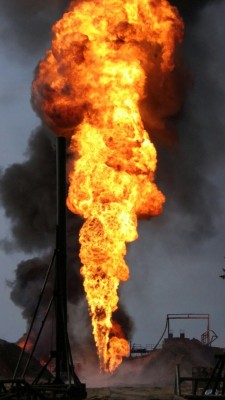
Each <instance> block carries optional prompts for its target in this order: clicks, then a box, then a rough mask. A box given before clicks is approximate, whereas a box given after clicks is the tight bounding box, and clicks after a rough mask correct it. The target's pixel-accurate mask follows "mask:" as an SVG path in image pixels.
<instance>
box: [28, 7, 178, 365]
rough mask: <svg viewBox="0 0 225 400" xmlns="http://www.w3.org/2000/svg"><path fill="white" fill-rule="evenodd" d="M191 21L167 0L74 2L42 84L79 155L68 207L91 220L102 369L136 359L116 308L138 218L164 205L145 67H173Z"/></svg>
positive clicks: (91, 288)
mask: <svg viewBox="0 0 225 400" xmlns="http://www.w3.org/2000/svg"><path fill="white" fill-rule="evenodd" d="M182 30H183V25H182V22H181V20H180V19H179V17H178V14H177V11H176V9H175V8H174V7H172V6H171V5H170V4H169V3H168V1H167V0H151V1H150V0H107V1H106V0H105V1H104V0H94V1H84V2H80V3H76V2H72V3H71V5H70V8H69V10H68V12H67V13H65V14H64V16H63V18H62V19H61V20H60V21H58V22H57V23H56V24H55V26H54V27H53V32H54V37H53V40H52V49H51V50H49V51H48V52H47V54H46V57H45V59H44V60H43V61H42V62H41V63H40V65H39V69H38V73H37V78H36V80H35V81H34V84H33V93H34V96H33V97H34V104H35V106H36V108H37V109H38V110H39V113H40V114H41V115H42V116H43V117H44V119H45V121H46V122H47V123H48V124H49V126H50V127H51V128H52V129H54V130H55V131H56V133H58V134H65V135H68V136H69V137H71V144H70V150H71V152H73V153H74V155H75V162H74V168H73V169H72V171H71V173H70V176H69V180H70V188H69V193H68V199H67V205H68V207H69V209H70V210H71V211H72V212H74V213H77V214H80V215H81V216H83V217H84V218H85V219H86V221H85V222H84V225H83V227H82V229H81V232H80V243H81V250H80V259H81V262H82V265H83V266H82V268H81V274H82V276H83V278H84V289H85V292H86V295H87V300H88V304H89V311H90V315H91V318H92V324H93V333H94V338H95V342H96V345H97V349H98V355H99V358H100V366H101V369H103V370H105V371H110V372H111V371H113V370H115V369H116V368H117V366H118V365H119V364H120V363H121V361H122V357H124V356H126V355H128V353H129V344H128V342H127V340H126V339H125V338H124V335H123V333H122V331H121V330H117V332H116V333H115V330H114V323H113V320H112V314H113V312H114V311H115V310H116V309H117V307H118V295H117V290H118V287H119V283H120V280H122V281H126V280H127V279H128V277H129V270H128V267H127V265H126V263H125V261H124V256H125V254H126V242H131V241H133V240H135V239H136V238H137V217H138V216H154V215H158V214H160V213H161V211H162V205H163V203H164V201H165V198H164V195H163V194H162V193H161V192H160V191H159V190H158V189H157V187H156V185H155V183H154V173H155V169H156V162H157V160H156V151H155V148H154V146H153V144H152V143H151V141H150V139H149V136H148V134H147V132H146V131H145V129H144V126H143V122H142V120H141V116H140V112H139V102H140V101H141V100H143V99H144V97H145V96H146V94H145V85H146V71H148V73H149V72H151V69H153V68H154V65H155V63H157V64H158V65H159V68H160V69H161V71H163V72H164V71H165V72H166V71H167V72H168V71H171V70H172V69H173V68H174V49H175V43H176V42H179V41H180V40H181V38H182Z"/></svg>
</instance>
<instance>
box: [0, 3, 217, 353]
mask: <svg viewBox="0 0 225 400" xmlns="http://www.w3.org/2000/svg"><path fill="white" fill-rule="evenodd" d="M171 2H172V0H171ZM67 4H68V1H60V0H58V1H57V0H55V1H51V2H50V1H47V2H46V1H44V0H43V1H40V0H39V1H36V2H30V1H28V0H11V1H10V2H1V3H0V9H1V13H0V15H1V17H0V21H1V31H0V40H1V47H2V49H3V51H2V52H1V56H0V59H1V64H0V65H1V66H0V68H1V71H2V73H1V74H0V82H1V87H2V92H1V95H0V104H1V107H0V113H1V121H2V124H1V138H2V143H1V150H0V151H1V165H2V168H3V170H2V182H3V178H6V177H7V175H6V171H5V170H4V169H5V168H6V167H10V171H11V173H12V174H13V175H12V176H13V178H12V184H10V183H9V184H7V185H5V186H4V185H3V187H2V190H3V193H5V195H6V194H7V196H9V200H8V201H7V206H6V205H5V204H3V208H2V211H1V219H2V224H1V238H2V239H5V238H6V239H7V241H3V242H2V247H4V246H5V247H4V248H5V249H6V247H7V246H8V247H7V249H8V250H9V248H10V249H11V251H10V252H9V253H8V254H6V253H5V252H4V251H3V250H2V254H1V260H2V265H3V268H2V275H1V276H2V288H3V290H2V292H1V296H2V300H1V301H3V302H5V304H6V307H5V309H8V310H9V317H6V323H5V324H4V328H3V331H2V332H1V330H0V337H2V338H5V339H7V338H9V339H10V340H16V339H17V337H19V336H20V334H21V333H23V329H24V324H23V323H22V322H21V317H20V310H19V309H18V308H15V307H14V306H12V305H11V303H10V302H9V301H8V300H7V298H9V289H7V288H6V287H5V279H13V278H14V273H13V271H14V269H16V266H17V263H20V261H21V260H24V259H25V260H26V259H29V258H32V257H33V256H34V255H35V256H36V255H37V253H40V251H43V248H42V246H41V244H40V242H41V243H42V242H45V243H46V239H45V238H44V237H42V238H41V239H40V237H38V235H39V232H40V231H41V229H42V230H45V229H46V230H47V232H49V231H51V229H50V230H48V228H47V227H46V226H47V224H48V223H49V224H50V225H51V226H52V222H51V221H50V222H49V221H48V218H47V217H46V216H45V215H44V216H43V215H42V217H43V218H42V221H40V220H39V219H38V218H37V216H36V218H35V217H34V216H33V217H32V215H31V213H30V214H29V209H30V210H32V203H30V202H29V193H28V198H27V199H26V201H27V203H28V204H29V205H28V206H26V210H23V209H22V208H23V204H21V203H18V199H19V197H18V196H19V193H24V192H23V190H22V189H21V190H20V191H19V190H18V193H17V191H16V188H17V187H18V189H19V188H20V186H18V185H19V182H22V181H21V179H20V178H21V175H20V173H21V170H23V169H24V170H26V168H25V167H26V166H27V164H29V160H30V159H31V157H33V158H32V160H35V148H37V154H38V155H37V157H38V159H39V156H40V154H41V155H43V156H44V152H43V150H41V151H40V149H39V147H38V146H39V145H41V140H40V141H38V145H37V146H36V147H35V146H33V147H32V150H31V147H28V150H27V152H26V153H25V154H24V152H25V151H26V148H27V146H28V140H29V137H30V134H31V131H33V130H36V128H37V126H38V125H40V121H39V120H38V118H37V117H36V116H35V114H34V112H33V111H32V108H31V106H30V103H29V100H30V85H31V81H32V75H33V70H34V68H35V66H36V65H37V63H38V61H39V59H40V57H41V56H43V55H44V51H45V49H46V48H47V46H48V45H49V40H50V27H51V25H52V23H53V22H54V21H55V20H56V19H57V18H59V17H60V15H61V13H62V11H63V9H64V8H65V6H66V5H67ZM173 4H174V5H176V6H178V7H179V9H180V12H181V14H182V16H183V18H184V20H185V39H184V43H183V46H182V58H183V62H184V63H185V71H187V72H186V80H187V97H186V101H185V102H184V105H183V107H182V109H181V111H180V113H179V115H177V116H176V118H174V124H175V126H176V130H177V140H176V143H175V144H174V145H173V146H168V144H167V143H156V145H157V149H158V160H159V162H158V164H159V166H158V174H157V180H158V184H159V186H160V188H161V189H162V190H163V191H164V193H165V194H166V197H167V203H166V206H165V210H164V213H163V215H162V216H160V217H158V218H157V219H154V220H151V221H144V222H141V223H140V225H139V239H138V240H137V241H136V242H134V243H132V244H130V245H129V247H128V256H127V261H128V265H129V266H130V269H131V278H130V281H129V282H127V283H125V284H123V285H122V288H121V295H122V299H123V303H124V304H125V305H126V308H127V310H128V312H129V314H130V316H131V318H132V319H133V320H134V322H135V324H136V332H135V333H134V336H133V340H134V341H135V342H141V343H143V344H145V343H155V342H156V341H157V339H158V338H159V336H160V334H161V331H162V330H163V328H164V323H165V319H166V314H167V313H184V312H187V313H193V312H196V313H210V315H211V323H212V329H214V330H215V331H216V333H217V334H218V335H219V339H218V342H217V343H218V344H220V345H222V346H224V331H225V330H224V323H225V317H224V308H225V304H224V300H225V296H224V284H223V281H222V280H221V279H219V274H220V273H221V270H222V267H223V266H225V264H224V233H225V232H224V214H225V207H224V194H225V189H224V171H225V160H224V148H225V135H224V125H225V119H224V116H223V115H224V113H223V109H224V105H225V86H224V71H225V68H224V63H225V56H224V54H225V52H224V46H225V45H224V33H225V32H224V30H225V28H224V24H223V20H224V17H225V5H224V3H223V2H222V1H220V0H218V1H215V0H214V1H210V0H208V1H203V0H199V1H197V0H192V1H191V0H186V1H185V0H184V1H182V0H181V1H178V0H177V1H176V0H174V1H173ZM39 131H40V129H39ZM47 137H49V136H48V135H47ZM43 141H44V139H43ZM156 142H157V141H156ZM48 143H49V142H48ZM42 145H43V143H42ZM43 146H44V147H43V149H46V146H47V145H46V146H45V145H43ZM15 163H17V165H15ZM37 164H38V165H39V161H38V163H37ZM33 165H34V174H33V175H32V176H33V177H34V181H35V182H36V184H35V182H34V181H32V178H30V177H28V178H27V179H26V177H25V178H24V179H23V185H26V182H27V183H28V184H29V190H30V194H31V196H30V199H31V198H32V195H33V194H34V186H35V187H36V188H39V189H40V193H38V192H35V194H36V196H38V197H39V196H41V198H42V197H43V199H42V201H45V200H46V199H45V198H44V194H43V191H44V189H43V191H41V188H42V186H41V183H40V181H37V180H35V176H39V175H38V173H39V171H37V169H35V163H32V167H33ZM42 165H43V163H42ZM36 168H37V167H36ZM30 169H31V168H29V171H30ZM43 170H44V174H45V178H47V177H48V172H50V170H49V166H48V168H46V167H44V168H43ZM12 171H13V172H12ZM17 175H18V177H17ZM8 176H9V175H8ZM23 177H24V175H23ZM37 179H39V180H40V176H39V177H38V178H37ZM15 180H16V181H17V182H18V184H17V185H16V184H15ZM21 185H22V183H21ZM6 187H7V190H6V189H5V191H4V188H6ZM9 187H10V188H12V189H13V190H12V191H11V190H8V188H9ZM43 187H44V186H43ZM21 200H22V199H21ZM3 203H4V202H3ZM40 207H41V206H40ZM20 211H21V212H20ZM5 212H6V213H7V216H6V217H5V216H4V213H5ZM46 215H49V214H48V213H47V214H46ZM28 217H29V221H31V220H32V223H33V224H34V225H31V227H32V229H31V231H32V232H33V234H34V235H35V232H37V237H36V239H35V238H34V239H32V243H35V245H32V246H31V245H29V243H31V237H30V234H29V229H28V227H26V226H25V227H24V226H23V224H25V223H28V222H27V220H26V218H28ZM35 224H36V225H35ZM42 224H43V225H42ZM33 226H34V228H33ZM12 227H13V229H14V230H13V232H14V239H15V240H14V243H13V244H12V242H11V243H10V236H11V233H10V232H11V230H12ZM22 228H23V229H24V232H20V231H19V233H18V229H22ZM35 229H36V230H35ZM15 232H16V234H15ZM26 235H28V236H27V237H26ZM49 237H50V236H48V239H49ZM22 240H23V243H22ZM49 243H50V242H49ZM6 245H7V246H6ZM13 247H14V249H15V250H14V253H12V248H13ZM43 247H44V246H43ZM38 255H39V254H38ZM7 296H8V297H7ZM4 314H7V313H5V312H4ZM12 315H14V316H15V320H16V321H18V322H17V324H18V325H17V326H18V329H17V328H16V327H15V328H14V329H13V332H12V329H11V325H10V320H11V319H12V318H11V317H12ZM14 326H15V324H14ZM179 329H185V330H186V333H187V335H190V336H191V337H192V336H197V338H199V336H200V334H201V333H202V332H203V330H204V329H205V325H204V323H202V322H199V323H193V324H190V323H189V324H185V323H183V322H180V325H179V326H175V331H176V332H175V334H179Z"/></svg>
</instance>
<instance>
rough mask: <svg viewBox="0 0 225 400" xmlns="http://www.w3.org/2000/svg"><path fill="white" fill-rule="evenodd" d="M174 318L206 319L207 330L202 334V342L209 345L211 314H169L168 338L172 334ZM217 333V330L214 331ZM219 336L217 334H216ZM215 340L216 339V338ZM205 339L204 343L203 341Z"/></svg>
mask: <svg viewBox="0 0 225 400" xmlns="http://www.w3.org/2000/svg"><path fill="white" fill-rule="evenodd" d="M172 319H203V320H206V331H205V332H204V334H203V335H202V344H205V345H209V344H211V343H212V342H211V339H210V332H211V331H210V315H209V314H195V313H194V314H167V332H168V338H169V336H170V332H171V330H170V320H172ZM214 333H215V332H214ZM216 338H217V336H216ZM214 340H215V339H214ZM203 341H204V343H203Z"/></svg>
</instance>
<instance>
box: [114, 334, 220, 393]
mask: <svg viewBox="0 0 225 400" xmlns="http://www.w3.org/2000/svg"><path fill="white" fill-rule="evenodd" d="M221 353H224V349H221V348H217V347H208V346H203V345H202V344H201V343H200V342H199V341H198V340H196V339H192V340H190V339H185V338H184V339H183V338H182V339H180V338H173V339H166V340H165V341H164V344H163V347H162V349H158V350H154V351H152V352H151V353H149V354H148V355H146V356H144V357H136V358H133V359H131V358H129V359H127V360H126V361H125V362H123V364H122V365H121V367H120V368H119V369H118V370H117V372H116V373H115V374H114V375H113V376H112V377H111V378H110V379H109V380H108V384H109V385H114V384H115V385H129V384H132V385H136V384H148V385H150V386H152V387H168V386H172V387H173V386H174V379H175V369H176V365H177V364H179V365H180V371H181V376H191V375H192V369H193V368H198V367H204V368H208V369H210V368H213V367H214V365H215V362H216V360H215V355H216V354H221Z"/></svg>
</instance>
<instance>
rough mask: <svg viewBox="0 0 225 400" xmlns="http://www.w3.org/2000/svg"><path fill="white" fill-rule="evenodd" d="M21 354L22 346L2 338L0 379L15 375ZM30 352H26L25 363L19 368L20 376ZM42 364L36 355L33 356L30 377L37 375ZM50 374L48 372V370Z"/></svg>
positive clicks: (0, 343) (0, 345)
mask: <svg viewBox="0 0 225 400" xmlns="http://www.w3.org/2000/svg"><path fill="white" fill-rule="evenodd" d="M20 354H21V348H20V347H18V346H17V345H16V344H15V343H9V342H7V341H6V340H2V339H0V379H11V378H12V377H13V374H14V371H15V368H16V365H17V362H18V360H19V357H20ZM28 357H29V354H27V353H25V355H24V357H23V364H22V366H21V368H20V369H18V377H20V376H21V373H22V372H23V369H24V367H25V365H26V362H27V360H28ZM41 368H42V366H41V364H40V363H39V361H37V360H36V359H35V358H34V357H32V359H31V362H30V367H29V374H28V378H34V377H36V376H37V374H38V373H39V371H40V370H41ZM46 373H47V374H48V372H46Z"/></svg>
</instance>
